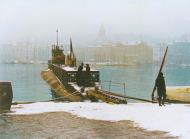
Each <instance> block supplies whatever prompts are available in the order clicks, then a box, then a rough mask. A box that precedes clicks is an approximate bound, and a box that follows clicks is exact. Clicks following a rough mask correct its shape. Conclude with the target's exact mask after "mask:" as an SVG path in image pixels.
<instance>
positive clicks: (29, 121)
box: [0, 112, 177, 139]
mask: <svg viewBox="0 0 190 139" xmlns="http://www.w3.org/2000/svg"><path fill="white" fill-rule="evenodd" d="M1 117H2V116H1ZM3 117H4V118H5V121H4V123H3V122H2V121H1V122H0V137H2V138H56V139H57V138H86V139H91V138H92V139H93V138H100V139H104V138H109V139H114V138H121V139H126V138H131V139H132V138H136V139H149V138H150V139H152V138H156V139H157V138H159V139H161V138H164V139H175V138H177V137H172V136H170V135H169V134H168V133H167V132H163V131H148V130H146V129H144V128H140V127H137V126H135V125H134V122H132V121H129V120H121V121H114V122H113V121H103V120H93V119H87V118H81V117H78V116H76V115H73V114H70V113H67V112H47V113H41V114H32V115H19V114H18V115H17V114H16V115H5V116H3ZM1 119H2V118H1Z"/></svg>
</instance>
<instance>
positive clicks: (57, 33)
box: [56, 29, 58, 46]
mask: <svg viewBox="0 0 190 139" xmlns="http://www.w3.org/2000/svg"><path fill="white" fill-rule="evenodd" d="M56 33H57V46H58V29H57V30H56Z"/></svg>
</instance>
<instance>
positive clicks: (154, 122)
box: [11, 102, 190, 139]
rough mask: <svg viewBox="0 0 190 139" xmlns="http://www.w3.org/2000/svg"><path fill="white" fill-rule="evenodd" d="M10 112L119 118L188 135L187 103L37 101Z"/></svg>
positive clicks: (182, 136) (97, 118)
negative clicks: (57, 113) (159, 104)
mask: <svg viewBox="0 0 190 139" xmlns="http://www.w3.org/2000/svg"><path fill="white" fill-rule="evenodd" d="M11 110H12V111H14V112H13V113H11V114H25V115H26V114H38V113H44V112H58V111H64V112H69V113H72V114H74V115H77V116H80V117H85V118H88V119H96V120H106V121H120V120H131V121H134V122H135V124H136V125H137V126H140V127H143V128H145V129H148V130H160V131H166V132H169V133H170V134H171V135H173V136H179V137H180V138H184V139H189V138H190V120H189V117H190V105H185V104H170V105H166V106H165V107H159V106H158V104H150V103H129V104H119V105H113V104H112V105H111V104H106V103H90V102H70V103H61V102H60V103H55V102H37V103H32V104H19V105H15V106H12V108H11Z"/></svg>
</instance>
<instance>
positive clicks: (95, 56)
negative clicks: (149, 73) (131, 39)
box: [76, 43, 153, 65]
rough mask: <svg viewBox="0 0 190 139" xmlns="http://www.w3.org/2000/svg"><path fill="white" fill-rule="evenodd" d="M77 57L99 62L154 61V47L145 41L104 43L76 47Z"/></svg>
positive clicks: (137, 62) (86, 60)
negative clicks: (136, 42)
mask: <svg viewBox="0 0 190 139" xmlns="http://www.w3.org/2000/svg"><path fill="white" fill-rule="evenodd" d="M76 54H77V59H79V60H81V61H84V62H89V63H97V64H110V65H112V64H113V65H136V64H144V63H152V62H153V48H152V47H150V46H148V45H147V44H145V43H139V44H122V43H117V44H104V45H99V46H91V47H87V48H80V49H76Z"/></svg>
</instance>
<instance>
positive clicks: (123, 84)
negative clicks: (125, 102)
mask: <svg viewBox="0 0 190 139" xmlns="http://www.w3.org/2000/svg"><path fill="white" fill-rule="evenodd" d="M123 85H124V96H125V97H126V91H125V83H124V84H123Z"/></svg>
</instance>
